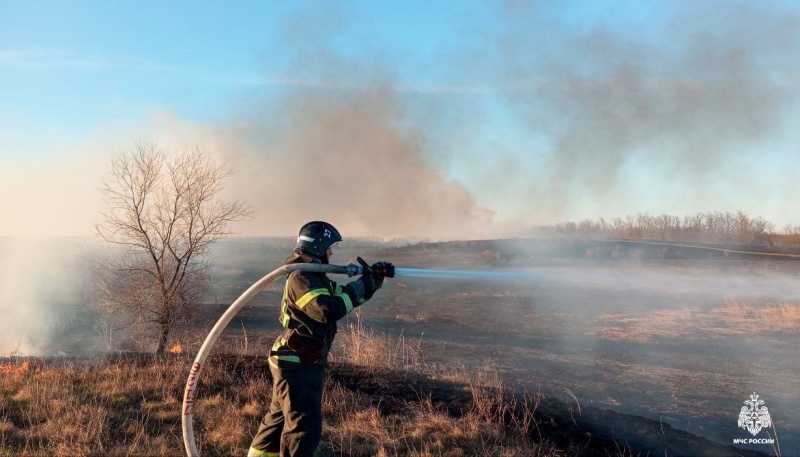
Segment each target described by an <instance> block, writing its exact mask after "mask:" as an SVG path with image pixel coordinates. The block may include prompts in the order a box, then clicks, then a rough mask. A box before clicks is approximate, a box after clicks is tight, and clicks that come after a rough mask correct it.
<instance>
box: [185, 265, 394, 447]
mask: <svg viewBox="0 0 800 457" xmlns="http://www.w3.org/2000/svg"><path fill="white" fill-rule="evenodd" d="M358 262H359V263H360V264H361V266H358V265H354V264H350V265H325V264H320V263H295V264H290V265H284V266H282V267H280V268H278V269H276V270H275V271H273V272H272V273H270V274H268V275H266V276H264V277H263V278H261V279H259V280H258V281H256V283H255V284H253V285H252V286H250V288H249V289H247V290H246V291H244V293H243V294H242V295H240V296H239V298H237V299H236V301H234V302H233V304H231V306H230V307H229V308H228V309H227V310H226V311H225V312H224V313H223V314H222V317H220V318H219V320H218V321H217V323H216V324H215V325H214V328H212V329H211V332H210V333H209V334H208V336H207V337H206V339H205V341H204V342H203V345H202V346H200V350H199V351H197V356H196V357H195V358H194V363H192V367H191V369H190V370H189V379H187V380H186V389H185V391H184V393H183V405H182V409H181V416H182V421H181V422H182V425H181V426H182V429H183V444H184V446H185V447H186V455H188V456H189V457H196V456H199V455H200V454H199V453H198V452H197V444H196V443H195V440H194V428H193V423H192V418H193V415H194V403H195V400H196V399H197V391H198V386H199V383H200V375H201V374H202V372H203V366H204V364H205V363H206V359H207V358H208V355H209V354H210V353H211V348H212V347H213V346H214V344H215V343H216V342H217V339H218V338H219V336H220V335H221V334H222V332H223V331H224V330H225V327H227V326H228V324H229V323H230V321H231V320H232V319H233V317H234V316H235V315H236V314H237V313H238V312H239V310H240V309H242V307H243V306H244V305H246V304H247V303H248V302H249V301H250V300H252V299H253V297H255V296H256V295H257V294H258V293H259V292H261V291H262V290H264V289H266V288H267V286H268V285H270V284H271V283H273V282H274V281H275V280H277V279H278V278H280V277H282V276H283V275H287V274H289V273H291V272H293V271H298V270H299V271H309V272H313V273H333V274H346V275H347V276H350V277H353V276H356V275H360V274H369V273H371V271H370V267H369V265H367V263H366V262H364V260H363V259H361V258H360V257H359V258H358ZM378 273H380V274H382V275H383V276H386V277H390V278H391V277H394V267H393V266H390V267H389V269H387V270H385V271H381V272H378Z"/></svg>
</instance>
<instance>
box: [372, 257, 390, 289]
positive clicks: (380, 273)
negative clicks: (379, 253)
mask: <svg viewBox="0 0 800 457" xmlns="http://www.w3.org/2000/svg"><path fill="white" fill-rule="evenodd" d="M392 266H393V265H392V264H391V263H389V262H375V263H373V264H372V266H371V267H369V271H370V272H371V273H372V277H373V278H375V279H376V280H377V281H380V283H381V285H383V278H385V277H386V275H387V272H388V271H389V269H390V268H391V267H392ZM379 288H380V287H379Z"/></svg>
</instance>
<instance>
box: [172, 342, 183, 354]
mask: <svg viewBox="0 0 800 457" xmlns="http://www.w3.org/2000/svg"><path fill="white" fill-rule="evenodd" d="M169 352H171V353H173V354H180V353H181V352H183V346H181V343H176V344H175V346H172V347H171V348H169Z"/></svg>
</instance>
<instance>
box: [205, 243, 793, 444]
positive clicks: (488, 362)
mask: <svg viewBox="0 0 800 457" xmlns="http://www.w3.org/2000/svg"><path fill="white" fill-rule="evenodd" d="M510 243H511V242H505V243H504V244H502V245H498V244H497V243H493V242H455V243H444V244H418V245H413V246H403V247H392V248H379V247H375V246H371V247H370V246H366V247H356V249H352V250H340V251H337V252H336V254H335V257H334V259H333V260H334V263H339V264H346V263H349V262H353V261H354V259H355V256H356V255H363V256H364V257H365V258H367V260H370V261H377V260H388V261H392V262H394V263H395V265H397V266H398V267H414V268H447V269H470V270H486V271H491V272H494V273H497V272H502V271H513V272H514V273H515V274H514V275H513V277H512V278H509V279H503V278H497V277H489V278H486V279H474V278H473V279H459V278H449V279H432V278H417V277H400V276H398V277H397V278H395V279H390V280H387V281H386V285H385V287H384V290H382V291H381V292H380V293H379V294H378V295H377V296H376V297H375V298H374V299H373V300H372V301H370V302H369V303H368V304H367V305H365V306H364V307H363V308H362V309H360V310H359V313H358V316H353V317H351V318H350V319H351V320H352V319H360V322H362V323H363V324H364V325H366V326H370V327H372V328H373V329H374V330H375V331H376V332H380V333H385V334H387V335H390V336H393V337H397V338H400V337H401V336H402V338H404V339H405V340H406V341H414V342H416V343H415V344H418V345H419V347H421V348H422V352H423V354H424V357H425V361H424V363H426V364H430V365H432V366H434V365H442V366H444V365H455V366H464V367H468V368H470V369H472V368H474V369H476V370H477V369H484V368H490V369H497V370H498V371H499V373H500V374H501V376H502V377H503V379H504V381H505V382H506V383H508V384H510V385H514V386H518V387H519V388H525V389H528V390H531V391H539V392H542V393H544V394H546V395H548V396H550V397H552V398H557V399H559V400H561V401H563V402H565V403H566V404H575V406H576V408H577V407H580V408H583V409H584V410H586V409H587V408H592V409H591V410H594V408H597V409H598V410H611V411H616V412H619V413H625V414H633V415H637V416H641V417H644V418H648V419H652V420H654V421H658V422H659V423H663V424H669V425H671V426H672V427H674V428H676V429H679V430H684V431H686V432H689V433H691V434H695V435H698V436H702V437H705V438H708V439H710V440H712V441H715V442H718V443H721V444H726V445H730V444H731V443H732V441H733V440H734V439H740V438H752V435H750V434H749V433H748V432H747V431H745V430H743V429H740V428H739V427H738V424H737V420H738V416H739V412H740V410H741V408H742V406H743V405H744V401H745V400H747V399H748V398H749V396H750V394H751V393H754V392H755V393H757V394H758V395H760V397H761V399H763V400H764V401H765V405H766V406H767V407H768V408H769V411H770V413H771V417H772V421H773V427H772V428H765V429H764V430H762V432H761V433H760V434H759V435H758V436H757V438H767V437H768V434H769V436H771V437H775V434H776V433H777V437H778V439H779V443H780V448H781V453H782V455H784V456H788V455H800V385H799V384H798V381H797V374H798V373H800V357H798V355H797V347H798V343H800V338H798V335H800V287H798V283H797V281H796V278H797V274H798V273H800V262H796V261H775V260H771V259H760V258H713V259H703V258H700V259H669V260H668V259H647V258H642V257H641V256H617V257H615V258H611V259H600V260H599V259H596V258H593V257H592V256H591V255H589V254H587V253H585V252H581V251H577V253H576V252H575V251H574V250H573V251H570V252H568V253H564V252H557V251H542V250H531V249H529V247H526V246H523V245H520V247H519V249H515V248H514V245H513V244H510ZM289 249H290V247H289ZM284 254H285V251H282V250H281V249H274V248H270V249H267V248H264V249H260V250H259V249H242V250H240V251H239V252H232V251H229V252H226V253H222V254H218V264H217V277H218V280H219V282H218V284H217V288H216V289H215V297H214V299H215V302H216V303H219V304H220V306H217V307H215V310H219V311H220V312H221V310H223V309H224V306H223V305H222V304H228V303H230V302H231V301H232V300H233V299H235V298H236V296H238V294H239V293H240V292H241V291H243V290H244V289H246V288H247V286H249V285H250V284H252V282H254V281H255V280H257V279H258V278H259V277H261V276H263V275H264V274H266V273H267V272H269V271H271V270H272V269H273V268H275V267H277V266H279V265H280V260H281V259H282V257H283V255H284ZM338 279H339V280H341V281H343V282H346V281H348V280H349V279H348V278H344V277H342V278H338ZM280 290H281V286H280V284H275V285H274V286H273V287H272V288H271V289H270V290H269V291H267V292H265V293H262V294H261V295H260V296H259V297H257V298H256V299H255V300H254V301H253V302H252V303H251V304H250V305H249V306H248V307H247V308H246V309H244V310H243V311H242V312H241V313H240V315H239V316H238V317H237V318H236V319H235V320H234V322H233V323H232V324H231V327H230V328H229V330H228V331H227V333H226V336H227V337H228V338H236V337H240V336H241V335H243V334H245V333H246V334H248V335H249V337H250V338H251V339H253V338H261V339H264V340H268V339H270V338H271V337H272V335H274V333H275V332H276V331H277V330H278V324H277V313H278V311H277V310H278V308H277V304H278V300H279V294H280ZM209 326H210V323H209ZM750 449H754V450H758V451H762V452H767V453H774V450H773V448H772V446H770V445H764V444H760V445H753V446H750Z"/></svg>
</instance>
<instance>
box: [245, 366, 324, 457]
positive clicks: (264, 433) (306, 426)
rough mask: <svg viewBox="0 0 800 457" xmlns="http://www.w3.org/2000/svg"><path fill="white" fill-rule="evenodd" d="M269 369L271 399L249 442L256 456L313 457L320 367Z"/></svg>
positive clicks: (319, 425)
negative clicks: (270, 375)
mask: <svg viewBox="0 0 800 457" xmlns="http://www.w3.org/2000/svg"><path fill="white" fill-rule="evenodd" d="M270 371H272V379H273V381H272V402H271V403H270V407H269V412H268V413H267V414H266V415H265V416H264V419H263V420H262V421H261V425H260V426H259V427H258V432H257V433H256V436H255V437H253V442H252V443H251V445H250V454H248V455H255V456H277V455H280V456H281V457H290V456H291V457H312V456H313V455H314V451H315V450H316V449H317V446H318V445H319V442H320V439H321V438H322V389H323V381H324V375H325V369H324V368H323V367H321V366H312V367H299V368H297V369H294V370H292V369H280V368H275V367H274V366H272V365H271V364H270Z"/></svg>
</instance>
